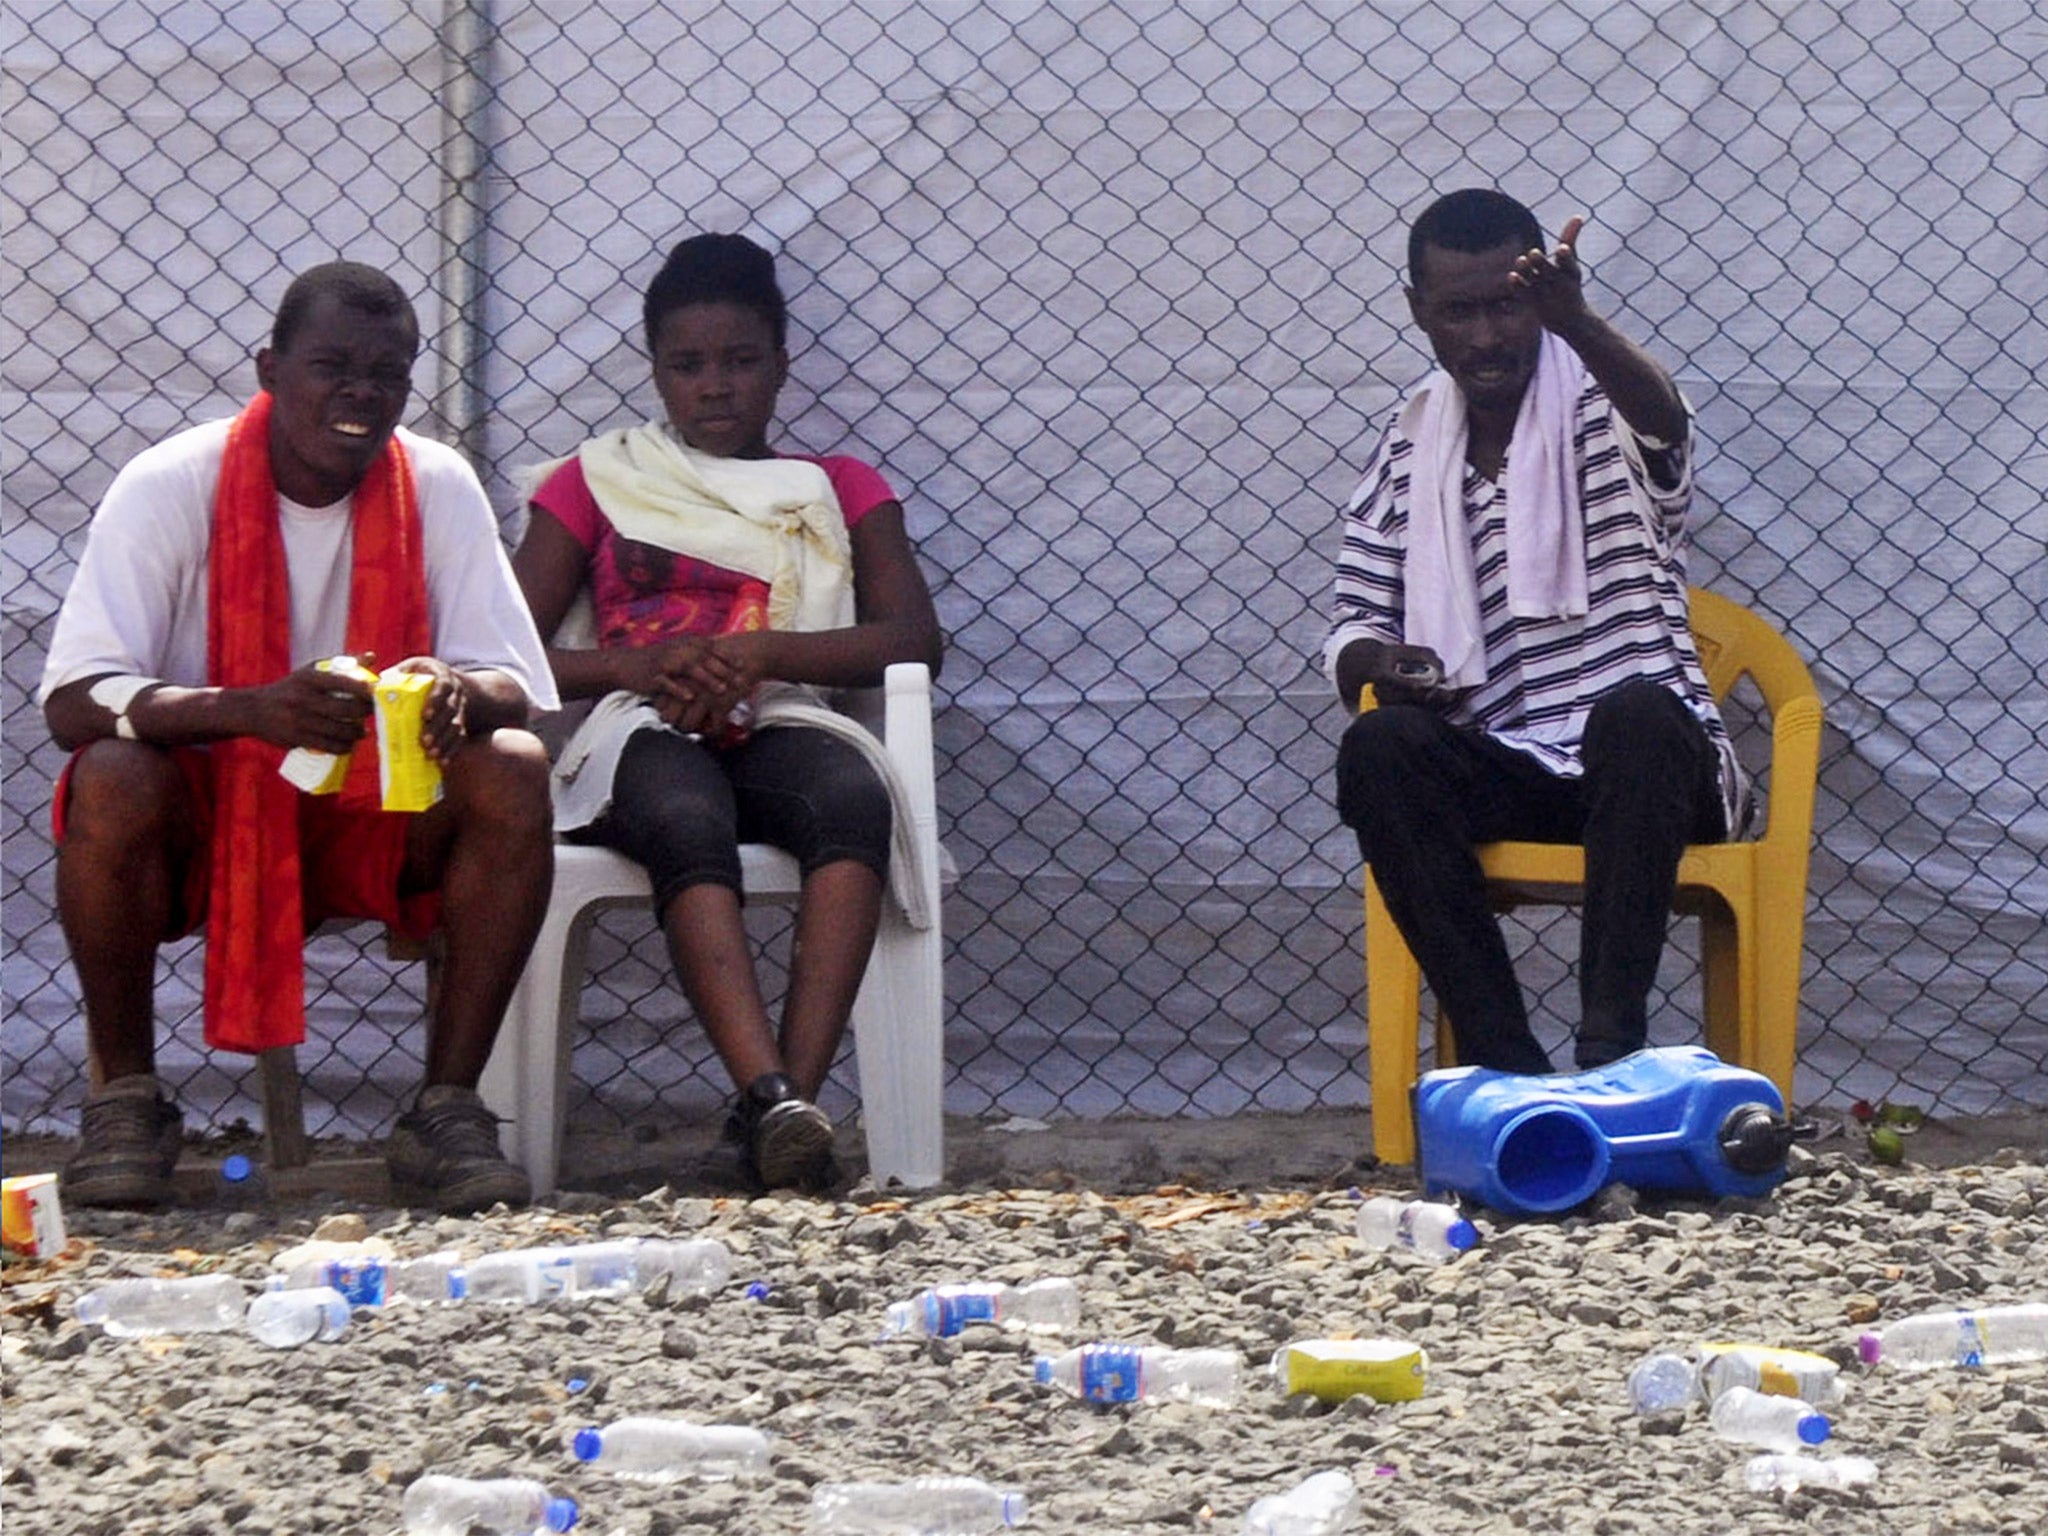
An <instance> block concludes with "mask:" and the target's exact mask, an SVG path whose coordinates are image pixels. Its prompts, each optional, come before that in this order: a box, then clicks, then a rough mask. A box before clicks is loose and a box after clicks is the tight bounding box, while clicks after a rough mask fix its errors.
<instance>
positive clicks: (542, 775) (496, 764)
mask: <svg viewBox="0 0 2048 1536" xmlns="http://www.w3.org/2000/svg"><path fill="white" fill-rule="evenodd" d="M445 772H446V781H445V782H446V790H447V795H448V798H449V800H450V801H451V802H452V808H453V809H454V811H455V812H456V814H457V816H458V817H459V818H464V819H466V818H468V817H471V816H482V817H485V818H488V819H490V820H493V821H497V822H500V823H503V824H505V825H507V826H512V827H518V828H521V829H522V830H531V831H536V832H539V833H541V834H545V833H546V832H547V830H548V828H549V827H550V825H551V823H552V819H553V818H552V807H551V802H550V800H549V784H548V755H547V749H546V748H545V747H543V746H542V745H541V743H540V738H539V737H538V736H535V735H534V734H533V732H531V731H517V730H499V731H493V732H491V734H490V735H489V736H486V737H482V738H479V739H477V740H474V741H471V742H470V743H469V744H468V745H466V746H465V747H464V748H463V749H462V751H460V752H459V753H457V754H456V755H455V757H454V759H453V761H451V762H450V763H449V764H448V766H447V768H446V770H445Z"/></svg>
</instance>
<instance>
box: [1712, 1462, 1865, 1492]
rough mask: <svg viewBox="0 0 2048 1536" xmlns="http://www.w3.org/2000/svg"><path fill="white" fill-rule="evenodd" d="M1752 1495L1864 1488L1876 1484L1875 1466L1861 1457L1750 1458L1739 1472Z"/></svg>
mask: <svg viewBox="0 0 2048 1536" xmlns="http://www.w3.org/2000/svg"><path fill="white" fill-rule="evenodd" d="M1742 1480H1743V1482H1744V1483H1746V1484H1747V1485H1748V1487H1749V1491H1750V1492H1751V1493H1794V1492H1797V1491H1798V1490H1799V1489H1801V1488H1864V1487H1868V1486H1869V1485H1870V1484H1872V1483H1874V1482H1876V1481H1877V1463H1876V1462H1874V1461H1871V1460H1870V1459H1869V1458H1868V1457H1864V1456H1830V1457H1825V1458H1823V1457H1820V1456H1796V1455H1774V1454H1769V1453H1767V1454H1765V1455H1762V1456H1752V1457H1751V1458H1750V1459H1749V1462H1748V1464H1747V1465H1746V1466H1744V1467H1743V1469H1742Z"/></svg>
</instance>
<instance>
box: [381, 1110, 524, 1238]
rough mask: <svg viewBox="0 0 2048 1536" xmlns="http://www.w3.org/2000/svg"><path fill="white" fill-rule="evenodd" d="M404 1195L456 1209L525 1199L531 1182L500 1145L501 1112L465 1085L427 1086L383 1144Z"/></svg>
mask: <svg viewBox="0 0 2048 1536" xmlns="http://www.w3.org/2000/svg"><path fill="white" fill-rule="evenodd" d="M384 1161H385V1164H386V1165H387V1166H388V1167H389V1168H390V1170H391V1187H392V1190H393V1192H394V1193H396V1194H397V1195H398V1196H399V1198H400V1199H403V1200H407V1201H410V1202H414V1203H417V1204H422V1205H431V1206H433V1207H434V1208H435V1209H437V1210H442V1211H448V1212H450V1213H453V1214H466V1213H468V1212H471V1211H481V1210H485V1209H488V1208H489V1207H491V1206H493V1205H496V1204H498V1203H499V1202H500V1201H503V1202H504V1203H505V1204H506V1205H525V1204H527V1203H528V1202H530V1201H531V1200H532V1199H533V1182H532V1180H530V1179H528V1178H527V1176H526V1173H525V1171H524V1170H523V1169H520V1168H517V1167H514V1166H513V1165H512V1164H511V1163H510V1162H508V1161H507V1160H506V1158H505V1154H504V1153H502V1152H501V1151H499V1150H498V1117H497V1116H496V1115H494V1114H492V1113H491V1112H490V1110H489V1109H488V1108H486V1107H485V1105H484V1101H483V1100H482V1099H480V1098H478V1097H477V1095H476V1093H475V1092H474V1091H473V1090H471V1089H467V1088H455V1087H448V1086H440V1087H433V1088H427V1089H423V1090H422V1091H421V1093H420V1097H419V1102H418V1103H417V1104H415V1105H414V1106H413V1108H412V1109H411V1110H410V1111H409V1112H408V1113H406V1114H404V1115H401V1116H399V1119H398V1125H397V1127H396V1129H394V1130H393V1131H392V1133H391V1140H390V1141H389V1142H388V1143H387V1144H386V1145H385V1148H384Z"/></svg>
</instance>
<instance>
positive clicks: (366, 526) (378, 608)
mask: <svg viewBox="0 0 2048 1536" xmlns="http://www.w3.org/2000/svg"><path fill="white" fill-rule="evenodd" d="M353 514H354V518H355V543H354V550H355V552H354V558H353V562H352V564H351V568H350V572H349V610H348V648H349V651H350V652H351V653H352V654H354V655H357V656H361V655H364V654H366V653H369V652H375V653H376V657H377V661H378V663H379V665H384V666H388V665H390V664H391V663H392V662H395V661H400V660H403V659H404V658H405V657H408V656H419V655H424V654H426V653H427V652H428V651H429V649H430V648H431V644H432V640H431V636H430V635H429V633H428V618H427V578H426V563H425V558H424V555H423V553H422V550H421V543H420V511H419V498H418V495H417V493H416V492H415V490H414V487H413V478H412V464H411V461H410V460H409V459H408V458H407V457H406V453H405V449H404V448H403V447H401V446H400V444H399V442H398V439H397V438H396V437H394V438H392V440H391V441H390V443H388V444H387V445H386V446H385V449H384V452H383V454H382V455H381V456H380V457H379V458H378V459H377V461H376V463H374V464H372V465H371V466H370V471H369V473H368V474H366V475H365V476H364V477H363V481H362V484H360V485H358V486H357V487H356V493H355V501H354V506H353ZM207 594H208V595H207V616H206V620H207V633H206V656H207V675H208V677H209V679H210V680H211V682H212V683H213V685H214V686H215V687H221V688H250V687H260V686H261V685H263V684H265V683H271V682H275V681H276V680H277V679H279V678H281V677H283V676H285V674H287V673H288V672H290V671H291V669H292V663H291V593H290V589H289V583H288V577H287V573H286V568H285V557H284V536H283V534H282V532H281V531H280V529H279V527H278V514H277V482H276V481H275V480H274V479H273V478H272V477H271V472H270V396H269V394H268V393H262V394H258V395H257V396H256V398H255V399H254V400H252V401H250V403H249V406H248V408H247V409H246V410H244V411H243V412H242V414H241V415H240V416H237V417H236V418H235V421H234V425H233V426H232V427H231V428H230V429H229V431H228V445H227V453H226V456H225V457H224V458H223V459H222V460H221V467H220V486H219V489H218V490H217V491H216V492H215V493H214V501H213V542H212V547H211V550H210V552H209V556H208V565H207ZM213 755H214V762H215V775H214V779H215V785H216V789H215V797H216V798H215V805H214V820H213V828H214V830H213V845H212V847H211V849H210V850H209V853H208V858H209V861H210V864H209V869H210V877H211V878H210V885H211V893H210V895H209V897H208V905H207V921H206V1043H207V1044H208V1045H210V1046H213V1047H215V1048H216V1049H224V1050H233V1051H250V1052H254V1051H263V1050H268V1049H270V1048H271V1047H272V1046H278V1045H296V1044H298V1042H299V1041H301V1040H303V1039H305V1038H306V994H305V955H304V949H305V942H306V932H305V919H304V915H303V909H302V907H301V902H300V883H299V834H298V806H299V792H298V791H297V790H296V789H294V788H292V786H291V785H290V784H288V783H286V782H285V781H284V780H283V779H282V778H280V777H278V772H277V766H278V763H279V762H280V761H281V760H282V759H283V757H284V749H283V748H281V747H276V746H273V745H271V744H270V743H269V742H265V741H259V740H257V739H256V738H254V737H236V738H234V739H232V740H229V741H223V742H218V743H216V744H215V745H214V747H213ZM342 803H343V804H344V805H355V806H360V807H365V808H369V809H375V808H376V807H377V806H378V805H379V804H380V803H381V802H380V798H379V789H378V779H377V753H376V750H375V746H374V744H372V746H371V749H370V750H368V751H364V750H361V749H360V748H359V749H358V750H357V751H356V753H355V756H354V760H353V761H352V762H351V763H350V765H349V776H348V780H347V782H346V784H345V785H344V786H343V789H342Z"/></svg>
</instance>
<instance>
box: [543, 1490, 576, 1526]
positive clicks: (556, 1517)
mask: <svg viewBox="0 0 2048 1536" xmlns="http://www.w3.org/2000/svg"><path fill="white" fill-rule="evenodd" d="M547 1519H548V1529H549V1530H551V1531H566V1530H568V1529H569V1527H570V1526H572V1525H574V1524H575V1523H576V1501H575V1500H574V1499H568V1498H563V1499H549V1500H548V1515H547Z"/></svg>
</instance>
